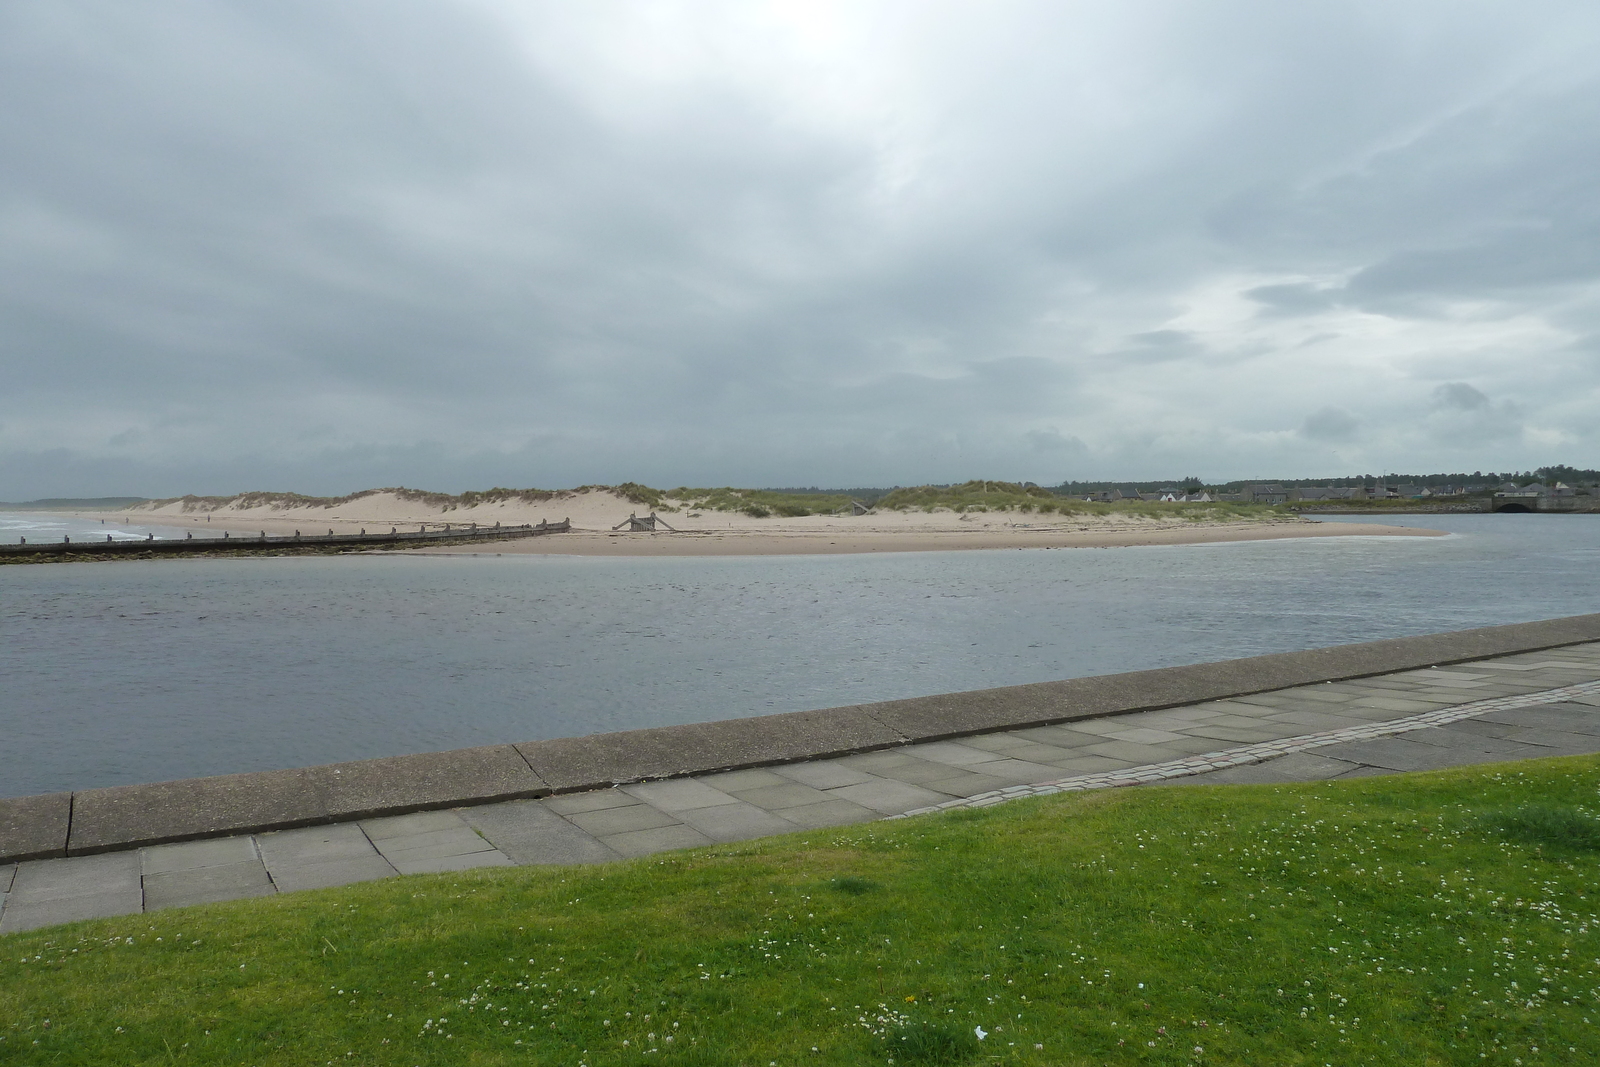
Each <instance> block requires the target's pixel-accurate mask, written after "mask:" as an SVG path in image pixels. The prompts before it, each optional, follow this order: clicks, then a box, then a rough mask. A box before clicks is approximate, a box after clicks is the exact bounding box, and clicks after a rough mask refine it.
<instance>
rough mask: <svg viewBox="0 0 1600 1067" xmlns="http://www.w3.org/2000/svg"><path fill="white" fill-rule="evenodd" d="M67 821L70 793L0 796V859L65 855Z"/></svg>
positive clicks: (68, 817) (69, 818) (69, 812)
mask: <svg viewBox="0 0 1600 1067" xmlns="http://www.w3.org/2000/svg"><path fill="white" fill-rule="evenodd" d="M71 822H72V794H71V793H43V794H40V795H38V796H31V797H0V860H12V861H15V860H37V859H45V858H47V857H50V856H65V855H66V854H67V831H68V830H69V829H70V827H71Z"/></svg>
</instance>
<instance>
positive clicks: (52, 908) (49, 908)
mask: <svg viewBox="0 0 1600 1067" xmlns="http://www.w3.org/2000/svg"><path fill="white" fill-rule="evenodd" d="M142 905H143V898H142V897H141V899H140V900H139V901H138V902H137V903H135V902H134V901H132V900H131V899H130V898H129V897H128V896H127V894H125V893H116V892H108V893H92V894H89V895H86V896H80V897H59V898H54V899H49V900H38V901H34V902H32V903H29V904H23V903H20V902H18V901H15V900H12V899H11V898H10V897H9V896H8V897H7V900H6V908H5V911H4V912H0V934H15V933H21V932H22V931H24V930H37V929H39V928H40V927H44V926H55V925H56V924H58V923H70V922H79V921H81V920H83V919H110V918H115V917H116V916H119V915H137V914H139V912H140V910H141V908H142Z"/></svg>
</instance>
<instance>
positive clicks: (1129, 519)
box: [100, 488, 1440, 556]
mask: <svg viewBox="0 0 1600 1067" xmlns="http://www.w3.org/2000/svg"><path fill="white" fill-rule="evenodd" d="M451 500H452V498H448V497H442V496H438V495H435V494H423V493H411V492H408V491H403V490H398V491H397V490H376V491H371V492H367V493H358V494H355V495H353V496H351V497H347V498H342V499H339V500H332V501H326V502H311V503H308V502H305V498H294V497H289V496H287V495H284V496H277V495H272V496H269V495H267V494H245V495H243V496H239V497H233V498H229V499H227V500H207V499H197V498H184V499H182V500H172V501H153V502H150V503H147V504H143V505H138V506H136V507H133V508H129V509H126V510H124V511H121V512H117V514H122V515H126V516H127V517H128V518H129V519H130V520H131V521H134V522H150V523H161V524H164V525H170V526H180V527H182V526H194V527H196V528H210V529H212V530H232V531H243V532H256V531H262V530H264V531H266V532H267V533H269V534H289V533H293V532H294V531H295V530H303V531H305V532H307V533H311V532H318V533H322V532H326V531H327V530H330V529H331V530H334V531H336V532H338V533H355V532H356V531H357V530H358V529H363V528H365V529H368V530H373V529H386V528H387V527H390V526H394V527H398V528H400V529H406V528H411V529H416V528H417V527H419V526H423V525H426V526H429V527H438V526H441V525H443V524H445V523H449V524H450V525H452V526H457V525H465V524H469V523H477V524H479V525H480V526H492V525H494V524H495V523H497V522H498V523H502V524H505V525H512V524H520V523H538V522H541V521H546V522H560V521H561V520H563V519H570V520H571V521H572V526H573V532H571V533H566V534H559V535H553V536H550V537H543V538H538V539H535V540H531V541H520V542H509V543H506V544H505V545H500V544H495V545H492V546H490V545H461V546H453V547H440V548H425V549H416V550H412V551H416V552H420V553H426V554H430V555H432V554H449V555H456V554H472V553H478V554H482V553H485V552H492V553H496V554H505V555H511V554H517V555H521V554H530V553H539V554H557V555H586V556H587V555H593V556H633V555H638V556H656V555H660V556H720V555H794V554H811V553H822V554H827V553H856V552H915V551H947V550H953V549H984V548H987V549H996V548H1109V547H1114V546H1131V545H1174V544H1214V543H1218V542H1227V541H1260V540H1275V539H1279V538H1288V537H1346V536H1366V537H1372V536H1409V537H1416V536H1437V535H1439V533H1440V531H1437V530H1419V529H1412V528H1407V527H1399V526H1375V525H1368V524H1365V523H1337V522H1314V521H1310V520H1306V519H1300V518H1286V517H1274V518H1270V519H1261V520H1237V519H1230V520H1227V521H1198V522H1197V521H1192V520H1189V519H1183V518H1173V519H1161V518H1151V517H1146V516H1141V515H1131V514H1107V515H1058V514H1038V513H1033V512H1022V511H987V512H967V513H964V514H957V513H955V512H953V511H948V510H944V509H940V510H936V511H931V512H924V511H892V510H890V511H872V512H869V513H868V514H865V515H804V516H799V517H778V516H772V517H768V518H753V517H751V516H748V515H744V514H740V513H730V512H723V511H703V512H695V511H689V510H687V509H682V508H681V504H682V502H681V501H672V500H668V501H667V502H666V503H667V505H668V506H678V507H680V510H677V511H667V510H665V509H657V514H658V515H659V516H660V518H661V519H662V520H663V521H664V522H665V523H666V524H669V525H670V526H671V527H672V528H673V531H675V532H669V531H667V530H658V531H657V532H655V533H643V532H614V531H613V530H612V527H614V526H616V525H617V524H619V523H625V521H626V520H627V518H628V517H629V515H635V514H636V515H639V516H641V517H642V516H645V515H648V514H650V512H651V510H652V509H651V507H649V506H648V505H644V504H640V503H637V502H634V501H630V500H629V499H627V497H626V496H624V495H622V494H621V493H618V492H615V491H613V490H610V489H603V488H585V489H579V490H569V491H562V492H555V493H550V494H548V495H546V494H530V495H529V496H518V495H510V496H506V497H500V498H493V499H477V498H473V497H470V496H469V497H467V498H465V500H461V499H457V500H456V502H453V503H452V502H451ZM100 514H105V513H100Z"/></svg>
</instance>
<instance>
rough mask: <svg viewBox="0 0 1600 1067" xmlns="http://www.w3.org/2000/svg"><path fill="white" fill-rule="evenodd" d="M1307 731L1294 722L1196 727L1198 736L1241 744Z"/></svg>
mask: <svg viewBox="0 0 1600 1067" xmlns="http://www.w3.org/2000/svg"><path fill="white" fill-rule="evenodd" d="M1305 732H1306V731H1304V730H1302V729H1300V728H1299V727H1298V726H1296V725H1295V724H1292V723H1276V724H1274V723H1262V724H1259V725H1256V726H1214V725H1212V724H1211V723H1206V724H1205V725H1203V726H1196V727H1195V728H1194V735H1195V736H1196V737H1204V738H1209V739H1211V740H1212V741H1232V742H1236V743H1238V744H1241V745H1245V744H1254V743H1256V742H1258V741H1277V740H1279V739H1280V738H1284V737H1293V736H1294V735H1296V734H1299V733H1305ZM1143 762H1146V763H1156V762H1159V761H1157V760H1153V759H1152V760H1144V761H1143Z"/></svg>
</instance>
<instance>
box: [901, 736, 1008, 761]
mask: <svg viewBox="0 0 1600 1067" xmlns="http://www.w3.org/2000/svg"><path fill="white" fill-rule="evenodd" d="M906 752H907V754H908V755H912V756H915V757H916V758H917V759H920V760H927V761H929V762H930V763H942V764H944V765H946V766H949V767H965V766H967V765H969V764H973V763H987V762H988V761H990V760H992V759H994V753H993V752H991V751H989V750H987V749H982V748H973V747H972V746H971V745H967V744H962V743H961V742H959V741H934V742H931V743H929V744H926V745H911V746H908V748H907V749H906Z"/></svg>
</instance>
